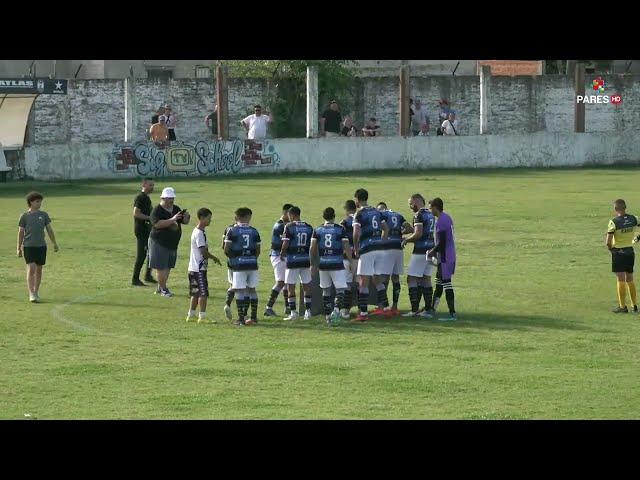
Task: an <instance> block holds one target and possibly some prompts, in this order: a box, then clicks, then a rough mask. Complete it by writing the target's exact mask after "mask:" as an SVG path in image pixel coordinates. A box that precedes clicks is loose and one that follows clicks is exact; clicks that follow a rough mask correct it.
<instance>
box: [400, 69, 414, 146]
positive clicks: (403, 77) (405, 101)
mask: <svg viewBox="0 0 640 480" xmlns="http://www.w3.org/2000/svg"><path fill="white" fill-rule="evenodd" d="M408 63H409V62H408V61H407V60H402V66H401V67H400V132H399V133H400V136H401V137H408V136H409V128H410V127H411V125H410V121H411V117H410V110H409V108H410V107H409V97H410V96H411V93H410V88H411V86H410V83H409V81H410V79H411V72H410V67H409V64H408Z"/></svg>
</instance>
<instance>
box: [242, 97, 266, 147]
mask: <svg viewBox="0 0 640 480" xmlns="http://www.w3.org/2000/svg"><path fill="white" fill-rule="evenodd" d="M253 110H254V112H255V113H254V114H253V115H249V116H248V117H247V118H245V119H243V120H242V121H241V122H240V125H242V126H243V127H244V128H245V130H246V131H247V138H248V139H249V140H263V139H265V138H266V137H267V124H268V123H271V117H270V116H269V115H263V114H262V107H261V106H260V105H256V106H255V107H253Z"/></svg>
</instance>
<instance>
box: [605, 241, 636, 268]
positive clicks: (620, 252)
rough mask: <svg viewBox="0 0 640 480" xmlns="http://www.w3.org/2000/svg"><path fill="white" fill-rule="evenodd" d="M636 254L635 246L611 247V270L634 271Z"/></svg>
mask: <svg viewBox="0 0 640 480" xmlns="http://www.w3.org/2000/svg"><path fill="white" fill-rule="evenodd" d="M635 260H636V254H635V252H634V251H633V247H627V248H612V249H611V271H612V272H613V273H621V272H626V273H633V264H634V262H635Z"/></svg>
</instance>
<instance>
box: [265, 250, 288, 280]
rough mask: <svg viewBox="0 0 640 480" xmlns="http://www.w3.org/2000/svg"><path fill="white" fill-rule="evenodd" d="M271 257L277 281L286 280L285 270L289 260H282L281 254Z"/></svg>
mask: <svg viewBox="0 0 640 480" xmlns="http://www.w3.org/2000/svg"><path fill="white" fill-rule="evenodd" d="M269 259H270V260H271V266H272V267H273V275H274V276H275V277H276V282H284V272H285V270H286V269H287V262H286V261H285V260H282V259H281V258H280V257H279V256H271V257H269Z"/></svg>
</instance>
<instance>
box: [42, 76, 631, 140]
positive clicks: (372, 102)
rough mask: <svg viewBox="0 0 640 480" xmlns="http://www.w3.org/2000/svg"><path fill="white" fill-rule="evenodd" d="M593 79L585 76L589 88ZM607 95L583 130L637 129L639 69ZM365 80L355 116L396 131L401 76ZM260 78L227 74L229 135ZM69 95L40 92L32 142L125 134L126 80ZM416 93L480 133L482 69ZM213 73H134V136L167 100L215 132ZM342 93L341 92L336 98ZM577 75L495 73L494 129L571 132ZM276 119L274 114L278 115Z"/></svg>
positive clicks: (436, 80)
mask: <svg viewBox="0 0 640 480" xmlns="http://www.w3.org/2000/svg"><path fill="white" fill-rule="evenodd" d="M591 81H592V78H590V77H589V76H587V79H586V82H587V86H586V92H587V94H590V93H591V90H590V83H591ZM605 81H606V82H607V83H606V91H605V93H606V94H614V93H618V94H620V95H622V99H623V100H622V101H623V103H622V105H620V106H617V107H616V106H614V105H609V104H594V105H586V131H587V132H609V131H637V130H639V129H640V76H637V75H635V76H632V75H624V76H623V75H608V76H606V77H605ZM359 82H361V83H360V84H361V85H362V97H361V98H362V108H361V109H360V108H358V114H357V116H356V118H355V119H354V120H355V123H356V125H357V126H358V127H359V128H362V126H363V125H364V121H365V120H366V119H368V118H369V117H372V116H373V117H376V118H377V119H378V123H379V124H380V126H381V127H382V133H383V134H384V135H397V133H398V128H399V112H398V97H399V80H398V78H396V77H366V78H362V79H360V80H359ZM269 88H274V87H273V86H271V87H270V86H269V85H268V84H267V83H266V81H264V80H260V79H230V80H229V110H230V129H229V131H230V135H231V137H236V138H242V139H244V138H245V134H244V130H243V128H242V127H240V126H239V122H240V120H241V119H242V118H244V117H245V116H246V115H248V114H250V113H251V112H252V107H253V105H254V104H255V103H260V104H262V105H263V107H268V105H266V98H267V94H268V92H269ZM68 92H69V93H68V95H66V96H63V95H60V96H53V95H41V96H39V97H38V99H37V100H36V103H35V107H34V119H35V121H34V125H33V128H32V132H33V142H34V143H35V144H57V143H65V142H68V141H71V142H74V143H75V142H79V143H84V142H116V143H117V142H122V141H123V140H124V81H123V80H76V81H73V80H72V81H70V82H69V88H68ZM411 96H412V97H413V98H414V99H416V98H420V99H421V100H422V102H423V104H424V105H425V106H426V108H427V113H428V115H429V118H430V120H431V125H432V130H435V126H436V124H437V120H438V104H437V102H438V100H439V99H441V98H445V99H447V100H449V101H450V103H451V106H452V108H453V109H454V110H455V111H456V112H457V114H458V118H459V120H460V124H461V128H460V130H461V133H462V134H463V135H477V134H478V132H479V128H480V127H479V109H480V80H479V77H478V76H456V77H443V76H438V77H421V76H417V75H416V76H412V78H411ZM215 100H216V99H215V84H214V81H213V80H212V79H206V80H205V79H202V80H196V79H178V80H170V81H169V82H160V81H154V80H147V79H137V80H136V82H135V108H134V114H135V118H136V122H137V126H136V130H135V135H134V139H140V140H141V139H143V138H145V131H146V129H148V127H149V122H150V120H151V115H153V113H154V112H155V111H156V109H157V108H158V106H160V105H161V104H164V103H165V102H168V103H170V104H171V105H172V106H173V108H174V109H175V111H176V112H177V113H178V115H179V123H178V128H177V136H178V139H183V140H189V141H193V140H196V139H202V138H210V133H209V132H208V131H207V130H206V127H205V124H204V117H205V116H206V115H207V114H208V113H210V112H211V111H212V109H213V105H214V104H215ZM338 100H339V99H338ZM574 102H575V96H574V90H573V82H572V80H570V79H569V78H567V77H566V76H564V75H543V76H535V77H532V76H519V77H507V76H497V77H492V87H491V114H492V118H491V126H490V127H491V133H492V134H499V133H503V132H510V133H526V132H537V131H549V132H571V131H573V128H574V127H573V122H574V120H573V115H574ZM276 121H277V119H276Z"/></svg>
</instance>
